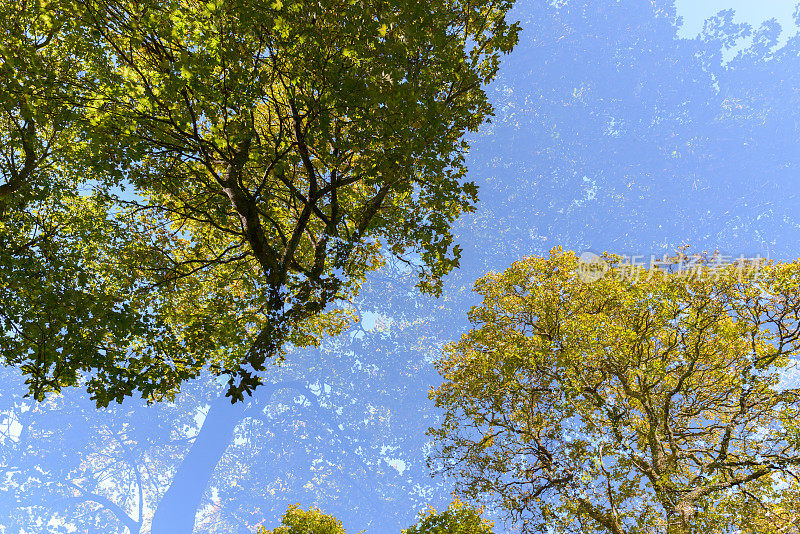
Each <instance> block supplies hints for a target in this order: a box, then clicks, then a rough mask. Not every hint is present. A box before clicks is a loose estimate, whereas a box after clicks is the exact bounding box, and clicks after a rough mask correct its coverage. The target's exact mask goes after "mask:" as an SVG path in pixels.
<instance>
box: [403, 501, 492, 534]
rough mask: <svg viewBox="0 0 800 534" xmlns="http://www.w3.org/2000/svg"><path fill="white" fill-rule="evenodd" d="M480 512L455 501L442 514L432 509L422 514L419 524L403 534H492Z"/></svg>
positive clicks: (489, 526) (490, 524)
mask: <svg viewBox="0 0 800 534" xmlns="http://www.w3.org/2000/svg"><path fill="white" fill-rule="evenodd" d="M482 512H483V510H479V509H476V508H474V507H472V506H470V505H468V504H465V503H463V502H461V501H460V500H458V499H456V500H455V501H453V502H452V503H451V504H450V506H448V507H447V510H445V511H444V512H442V513H437V512H436V510H434V509H433V508H431V509H429V510H428V511H427V512H422V513H421V514H420V518H419V522H417V524H416V525H414V526H412V527H409V528H407V529H404V530H403V534H492V522H491V521H487V520H485V519H483V518H482V517H481V513H482Z"/></svg>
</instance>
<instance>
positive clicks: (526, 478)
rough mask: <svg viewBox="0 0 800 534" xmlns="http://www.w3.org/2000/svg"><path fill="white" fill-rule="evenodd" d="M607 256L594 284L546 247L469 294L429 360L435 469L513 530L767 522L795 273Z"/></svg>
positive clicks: (617, 532)
mask: <svg viewBox="0 0 800 534" xmlns="http://www.w3.org/2000/svg"><path fill="white" fill-rule="evenodd" d="M684 260H685V262H684V263H681V262H682V261H684ZM602 261H603V262H604V263H603V264H596V265H595V267H599V266H601V265H604V269H601V270H599V271H597V272H594V273H589V271H587V268H589V266H590V265H589V264H584V263H582V262H580V261H579V260H578V258H577V257H576V256H575V254H573V253H569V252H562V251H561V250H558V249H554V250H553V251H551V254H550V257H549V258H541V257H529V258H525V259H523V260H521V261H518V262H516V263H514V264H513V265H512V266H511V267H510V268H508V269H507V270H506V271H505V272H503V273H491V274H489V275H487V276H486V277H484V278H483V279H481V280H480V281H478V282H477V283H476V287H475V289H476V291H477V292H478V293H479V294H480V295H482V296H483V303H482V304H481V305H479V306H476V307H474V308H473V309H472V310H471V311H470V320H471V322H472V324H473V329H472V330H471V331H470V332H469V333H467V334H465V335H464V336H463V337H462V339H461V340H460V341H459V342H458V343H454V344H452V345H450V346H449V347H448V349H447V350H446V352H445V354H444V356H443V357H442V358H441V360H440V361H439V362H438V368H439V370H440V373H441V374H442V376H443V378H444V380H445V381H444V383H443V384H442V385H441V386H439V387H438V388H437V389H436V390H435V391H433V392H432V397H433V398H434V399H435V400H436V403H437V405H438V406H440V407H441V408H443V409H444V410H445V417H444V420H443V421H442V424H441V426H438V427H437V428H434V429H432V430H431V435H432V437H433V438H434V440H435V441H436V447H437V448H436V452H435V454H434V455H433V461H432V462H433V463H432V464H433V466H434V467H436V468H437V469H441V470H443V471H444V472H447V473H449V474H451V475H453V476H454V477H455V479H456V482H457V484H458V486H459V488H460V491H461V492H463V493H464V494H466V495H469V496H471V497H483V498H486V499H488V500H490V501H492V502H494V503H496V504H497V505H498V506H500V507H501V508H503V509H505V510H506V511H507V512H508V514H509V516H510V517H511V518H513V519H514V520H516V521H518V522H519V523H520V524H521V525H522V527H523V530H524V531H526V532H534V531H539V532H547V531H548V529H549V528H557V529H559V531H561V532H609V533H613V534H622V533H632V532H635V533H646V532H669V533H671V534H672V533H684V532H736V531H738V530H737V529H738V528H740V527H741V526H742V524H743V523H742V522H743V521H749V520H751V519H752V517H753V515H754V513H759V514H761V516H762V517H764V516H765V512H764V509H766V510H767V511H769V508H770V506H772V505H774V504H775V503H776V502H778V501H779V500H780V498H781V494H782V492H783V491H787V492H789V491H790V488H791V483H792V481H793V480H794V478H793V477H794V476H795V475H796V472H797V467H798V465H799V464H800V456H798V452H799V451H798V447H800V441H798V433H797V431H798V427H797V416H798V414H799V413H800V389H798V388H796V387H790V384H789V383H787V382H786V380H784V378H785V376H786V375H785V374H786V372H787V370H791V368H792V367H793V357H794V356H796V355H797V352H798V349H800V286H799V282H798V280H800V276H799V275H800V262H794V263H773V262H766V261H753V262H736V263H732V264H722V263H719V264H717V263H716V260H715V259H714V258H713V257H711V256H698V257H694V258H693V259H692V260H691V261H689V260H688V259H686V258H685V257H680V256H679V257H676V258H674V259H673V260H670V261H667V262H666V264H665V265H662V266H661V267H660V268H658V267H654V268H651V269H646V268H645V267H643V266H640V265H639V266H637V265H634V264H625V263H624V261H623V260H622V258H621V257H620V256H615V255H605V256H603V257H602ZM690 263H691V267H690V268H688V269H687V267H686V266H687V265H689V264H690ZM587 273H589V274H592V276H589V275H588V274H587ZM603 274H604V276H600V275H603ZM598 276H599V277H600V278H599V279H596V278H597V277H598ZM589 282H592V283H589ZM792 491H793V490H792ZM789 494H790V493H787V495H789ZM792 494H793V493H792ZM766 516H767V517H769V516H770V514H769V513H766ZM779 517H780V514H778V513H774V514H773V516H772V519H771V521H776V520H778V519H777V518H779ZM790 517H791V521H796V517H794V516H790Z"/></svg>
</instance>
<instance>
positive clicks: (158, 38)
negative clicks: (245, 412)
mask: <svg viewBox="0 0 800 534" xmlns="http://www.w3.org/2000/svg"><path fill="white" fill-rule="evenodd" d="M16 5H17V4H13V5H12V4H6V3H4V4H3V6H4V9H5V10H6V11H8V13H4V14H3V15H4V24H10V25H11V28H10V35H11V36H12V39H11V40H10V41H9V44H8V45H4V48H3V54H4V55H3V59H2V67H3V68H4V69H5V71H7V72H6V74H8V78H9V80H10V81H9V84H8V88H6V89H4V93H3V98H4V99H5V100H4V102H5V113H6V119H7V120H5V121H4V122H3V125H2V127H3V128H4V130H3V133H2V136H3V137H4V139H6V140H7V143H6V144H5V146H4V150H5V151H6V152H5V162H6V164H5V165H4V166H3V167H2V171H3V179H4V181H5V183H3V184H0V187H2V189H0V194H2V195H3V203H4V211H3V219H4V220H3V227H2V232H3V233H2V236H0V239H2V240H3V244H4V246H3V251H2V253H0V254H2V259H0V265H2V276H4V277H6V278H7V283H5V284H4V285H3V288H4V294H3V296H2V297H3V300H2V304H0V317H1V318H2V322H3V327H2V332H0V335H2V336H3V337H2V340H3V345H2V346H3V355H4V357H5V360H6V362H7V363H8V364H12V365H16V366H18V367H20V368H21V369H22V370H23V372H24V373H26V375H28V376H29V377H30V379H29V386H30V390H31V392H32V393H33V394H34V395H35V396H36V397H37V398H41V397H42V396H43V395H44V394H45V393H46V392H47V391H54V390H56V391H57V390H59V389H60V388H61V387H62V386H65V385H74V384H76V383H79V382H82V383H86V384H87V386H88V388H89V390H90V391H91V392H92V393H93V395H94V397H95V398H96V400H97V402H98V404H100V405H104V404H106V403H108V402H109V401H110V400H112V399H115V400H117V401H121V400H122V398H124V396H126V395H130V394H131V393H133V392H134V391H139V392H141V393H142V395H143V396H145V397H146V398H149V399H158V398H162V397H164V396H171V395H172V394H174V392H175V391H176V390H177V388H178V387H179V385H180V383H181V382H182V381H183V380H186V379H187V378H190V377H193V376H197V375H198V374H199V373H200V371H201V370H202V369H203V368H205V367H210V368H211V369H212V370H213V371H214V372H215V373H216V374H219V375H224V376H226V377H227V378H228V380H229V388H228V392H227V393H228V395H229V396H231V397H232V399H233V400H236V399H241V398H242V395H243V394H244V393H249V392H251V391H252V389H253V388H254V387H255V386H256V385H258V384H259V382H260V377H259V373H260V372H261V371H263V370H264V368H265V367H264V366H265V361H266V359H267V358H269V357H273V356H278V355H280V354H281V353H282V350H283V349H284V348H285V347H286V346H287V345H294V346H305V345H310V344H315V343H318V342H319V339H320V337H321V336H322V335H323V334H324V333H325V332H328V333H333V332H338V331H340V330H341V329H342V327H343V326H344V325H346V324H348V323H349V315H350V314H349V313H348V309H347V307H346V306H343V305H342V303H343V302H345V301H346V300H347V299H348V298H351V297H352V296H353V295H354V294H355V293H356V292H357V291H358V288H359V285H360V283H361V281H362V280H363V277H364V274H365V273H366V272H368V271H370V270H373V269H375V268H376V267H377V266H379V265H380V264H381V262H382V260H383V257H384V255H386V254H389V255H393V256H394V257H397V258H400V259H401V260H402V261H405V262H406V263H407V264H408V266H409V267H410V268H411V269H413V270H415V271H417V272H418V273H419V280H420V282H419V283H420V287H422V288H423V289H424V290H426V291H429V292H432V293H437V292H438V291H439V290H440V287H441V277H442V276H443V275H444V274H446V273H447V272H448V271H450V270H451V269H452V268H453V267H455V266H456V265H457V264H458V259H459V253H460V249H459V247H458V246H457V245H456V244H455V243H454V242H453V238H452V235H451V232H450V225H451V223H452V222H453V221H454V220H455V219H456V218H457V217H458V216H459V215H460V214H461V213H463V212H465V211H471V210H472V209H473V206H474V204H475V202H476V188H475V186H474V184H472V183H470V182H466V181H465V180H464V174H465V165H464V153H465V151H466V149H467V145H466V143H465V141H464V139H463V136H464V134H465V133H466V132H468V131H474V130H475V129H476V128H477V127H478V126H479V125H480V124H481V123H482V122H483V121H484V120H485V119H486V118H487V116H488V115H489V114H490V113H491V106H490V105H489V103H488V101H487V98H486V96H485V94H484V92H483V89H482V87H483V85H484V84H486V83H488V82H489V81H490V80H491V79H492V78H493V77H494V76H495V74H496V72H497V68H498V64H499V63H498V62H499V58H500V56H501V55H502V54H503V53H506V52H509V51H510V50H511V48H512V47H513V45H514V44H515V42H516V38H517V32H518V27H517V26H516V25H514V24H509V23H507V22H506V19H505V17H506V13H507V11H508V9H509V8H510V7H511V2H508V1H503V2H488V1H484V2H477V3H476V2H461V1H459V2H438V3H433V4H430V3H428V4H424V5H422V4H418V3H414V2H412V3H398V2H359V1H342V2H333V3H331V2H326V3H323V4H320V3H313V2H312V3H306V2H292V1H287V2H280V1H279V2H272V1H269V2H267V1H265V2H260V1H259V2H251V1H247V2H243V1H236V0H225V1H211V2H200V3H196V2H185V1H178V0H176V1H170V2H161V1H158V2H155V1H144V2H141V1H137V2H128V1H125V0H109V1H100V0H75V1H71V0H65V1H64V2H54V3H52V4H48V5H46V6H45V5H44V4H39V3H31V4H26V3H23V4H22V6H21V7H15V6H16ZM15 10H16V11H15ZM11 11H13V13H12V12H11ZM11 21H13V22H11ZM18 65H19V66H21V67H22V68H19V67H18ZM45 71H46V72H47V73H48V75H47V76H40V75H39V74H41V73H43V72H45ZM37 73H38V74H37ZM32 192H36V194H35V195H34V194H32ZM37 217H38V218H44V219H46V220H45V221H41V220H39V219H37ZM17 219H19V220H24V221H28V223H27V225H23V224H21V223H17V222H16V220H17ZM20 256H25V258H23V259H21V258H20ZM23 260H24V261H23ZM37 262H38V263H37ZM43 263H47V265H42V264H43ZM28 264H31V266H30V267H29V266H28ZM37 269H38V270H37ZM40 271H41V272H45V271H46V274H45V275H39V274H38V273H39V272H40ZM40 278H41V279H43V281H44V283H41V282H40V280H39V279H40ZM51 278H52V282H51V281H50V279H51ZM76 282H77V283H76ZM81 299H83V300H81ZM83 301H86V302H87V303H89V304H88V305H83V304H78V303H81V302H83ZM97 323H101V326H100V327H97Z"/></svg>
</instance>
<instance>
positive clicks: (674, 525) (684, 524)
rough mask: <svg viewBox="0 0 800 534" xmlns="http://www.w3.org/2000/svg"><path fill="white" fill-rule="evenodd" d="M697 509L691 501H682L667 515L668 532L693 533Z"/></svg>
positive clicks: (671, 533) (668, 533) (676, 533)
mask: <svg viewBox="0 0 800 534" xmlns="http://www.w3.org/2000/svg"><path fill="white" fill-rule="evenodd" d="M694 516H695V509H694V506H692V504H691V503H688V502H680V503H678V504H677V505H676V506H675V508H674V509H673V510H672V513H670V514H669V515H668V516H667V534H691V532H692V530H693V529H692V524H693V523H694Z"/></svg>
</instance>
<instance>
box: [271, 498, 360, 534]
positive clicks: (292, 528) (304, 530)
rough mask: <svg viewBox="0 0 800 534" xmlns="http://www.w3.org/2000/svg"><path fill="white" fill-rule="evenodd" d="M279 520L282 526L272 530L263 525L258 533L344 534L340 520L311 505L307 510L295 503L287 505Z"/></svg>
mask: <svg viewBox="0 0 800 534" xmlns="http://www.w3.org/2000/svg"><path fill="white" fill-rule="evenodd" d="M281 522H282V523H283V526H281V527H278V528H276V529H274V530H267V529H265V528H264V527H261V528H259V529H258V533H259V534H345V530H344V527H343V526H342V522H341V521H339V520H338V519H336V518H335V517H333V516H330V515H325V514H323V513H322V511H320V510H318V509H317V508H314V507H313V506H312V507H311V508H309V509H308V510H307V511H304V510H301V509H300V508H298V507H297V506H295V505H292V506H290V507H289V509H288V510H287V511H286V513H285V514H284V516H283V518H282V520H281Z"/></svg>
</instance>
